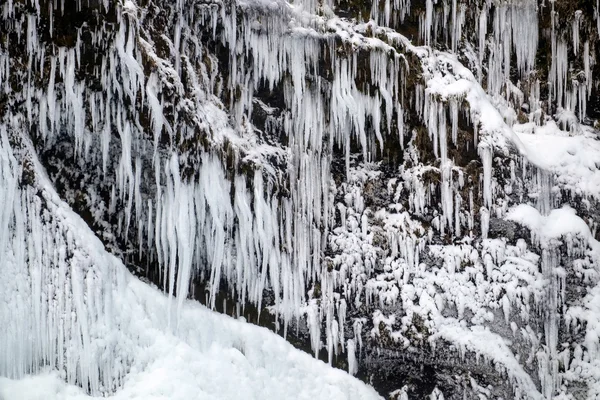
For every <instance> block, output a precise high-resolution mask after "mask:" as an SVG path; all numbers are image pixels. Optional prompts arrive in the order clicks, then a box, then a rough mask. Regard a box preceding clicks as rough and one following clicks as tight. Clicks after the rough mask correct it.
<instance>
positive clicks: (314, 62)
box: [0, 1, 404, 387]
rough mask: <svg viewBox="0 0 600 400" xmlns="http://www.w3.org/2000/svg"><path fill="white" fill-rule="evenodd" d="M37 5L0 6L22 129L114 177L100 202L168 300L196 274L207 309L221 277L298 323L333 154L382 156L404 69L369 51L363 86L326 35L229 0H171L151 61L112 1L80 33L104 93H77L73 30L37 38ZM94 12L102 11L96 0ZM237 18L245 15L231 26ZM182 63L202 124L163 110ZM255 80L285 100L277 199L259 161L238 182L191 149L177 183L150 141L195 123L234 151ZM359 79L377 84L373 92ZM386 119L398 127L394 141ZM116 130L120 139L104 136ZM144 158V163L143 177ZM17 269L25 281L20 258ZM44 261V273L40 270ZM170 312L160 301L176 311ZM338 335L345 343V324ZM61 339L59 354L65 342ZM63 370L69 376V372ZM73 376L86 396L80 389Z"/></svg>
mask: <svg viewBox="0 0 600 400" xmlns="http://www.w3.org/2000/svg"><path fill="white" fill-rule="evenodd" d="M34 5H35V7H34V10H35V11H31V12H25V13H22V12H21V11H19V10H21V9H19V10H17V9H18V7H19V6H18V5H15V4H13V3H12V2H8V3H4V4H3V5H2V15H3V16H4V22H3V23H5V24H8V25H10V26H9V28H11V29H15V30H18V31H22V32H25V33H26V34H24V35H23V36H21V37H19V38H18V40H19V43H17V45H26V50H25V55H26V58H27V62H28V65H29V66H30V68H29V70H28V71H29V75H28V77H27V79H26V80H25V81H24V82H23V89H22V91H20V92H18V93H17V92H13V91H12V88H11V86H10V85H9V80H10V79H14V76H13V75H14V73H13V71H12V69H13V68H15V66H14V65H13V64H12V63H11V60H10V55H9V54H8V52H7V51H2V52H0V66H1V69H0V81H2V82H3V86H2V93H3V94H6V95H9V96H12V97H13V98H14V99H15V100H16V101H18V100H23V102H24V104H25V110H26V115H25V121H24V122H23V124H24V125H25V126H30V127H32V128H37V129H32V131H33V132H32V135H35V136H38V137H40V138H41V139H42V140H44V141H46V142H47V143H52V142H53V141H56V140H58V139H59V138H60V136H61V135H69V136H70V137H72V138H73V141H74V143H75V151H74V154H75V157H76V158H83V159H84V160H86V162H89V163H90V164H96V165H101V166H102V173H103V174H105V175H110V174H113V173H114V177H112V178H111V179H114V181H115V183H116V185H115V186H114V187H113V188H112V195H111V201H110V204H109V205H108V209H109V210H113V211H115V210H116V209H117V208H118V206H121V207H122V210H120V211H119V212H118V213H117V215H118V217H119V223H118V227H119V232H118V233H119V234H121V235H122V236H123V237H125V238H127V237H131V236H132V235H130V234H129V232H131V231H134V230H137V235H136V236H137V237H138V243H137V244H138V245H139V246H140V248H144V249H146V247H147V251H148V254H149V258H150V259H151V260H154V261H157V262H158V264H159V265H160V268H161V269H162V276H163V279H162V281H163V284H164V287H165V290H166V291H168V293H169V294H170V295H174V294H175V293H177V296H178V302H179V303H181V302H182V301H183V299H185V298H186V297H187V294H188V289H189V286H190V281H191V279H192V278H193V277H199V278H201V279H204V280H206V281H208V287H209V288H210V292H209V303H210V304H211V305H212V306H214V302H215V299H216V295H217V293H218V291H219V285H220V284H221V283H222V282H227V283H228V287H229V288H230V289H231V290H232V292H234V293H235V295H236V296H237V298H238V300H239V301H240V302H241V303H242V304H244V303H246V302H252V303H255V304H257V305H258V306H259V308H260V307H261V302H262V296H263V292H264V290H265V289H270V290H271V291H272V293H273V294H274V299H275V307H274V309H275V310H276V312H277V313H279V314H280V315H282V316H283V319H284V321H285V325H286V327H287V323H288V322H289V321H290V320H291V319H292V318H293V317H296V318H299V317H300V316H301V315H302V313H303V310H305V308H303V305H304V304H305V303H306V301H307V299H306V292H307V290H308V288H309V287H310V283H311V282H317V281H321V280H326V278H324V277H323V276H322V272H323V269H322V265H321V259H320V257H321V254H322V252H323V246H324V245H325V240H326V237H325V235H324V233H326V232H327V231H328V230H329V225H330V221H331V218H332V213H331V212H330V208H331V203H332V200H331V197H330V184H331V175H330V171H329V166H330V162H331V153H332V148H333V146H334V145H335V146H339V147H340V148H343V149H345V150H344V151H345V153H346V158H347V160H349V155H350V142H351V140H355V141H356V142H358V143H359V144H360V146H361V149H362V152H363V156H364V158H365V159H369V158H371V157H373V156H374V155H375V154H376V153H377V152H380V151H381V149H382V147H383V143H384V137H385V136H386V135H389V134H393V135H400V136H402V133H403V132H402V130H403V126H402V120H403V108H402V105H401V99H400V98H401V95H402V93H403V90H402V87H401V81H402V80H401V75H402V73H403V65H404V63H403V61H402V60H401V59H400V56H399V55H397V54H396V55H392V57H390V54H389V53H388V52H386V51H384V50H381V49H372V51H371V54H370V60H369V66H368V67H367V68H369V69H370V70H371V74H370V76H371V78H370V80H371V81H370V82H367V84H366V85H364V86H365V87H360V86H359V85H358V84H357V74H358V69H359V60H358V57H357V54H356V53H352V54H351V55H349V56H344V55H340V54H338V52H337V46H336V38H335V37H334V36H332V35H327V34H325V33H320V34H317V33H316V31H314V27H313V26H312V23H310V24H309V25H310V26H308V27H306V28H303V29H304V30H302V29H300V28H298V29H296V30H295V31H294V32H289V30H290V26H289V16H288V15H286V12H285V11H286V10H287V8H286V7H287V6H286V5H284V4H281V5H280V7H278V9H276V10H268V9H265V8H262V7H261V6H260V5H256V9H253V8H246V9H241V8H240V9H239V10H238V6H237V5H236V4H230V5H224V4H221V5H214V4H213V5H200V6H198V5H195V6H192V7H188V5H187V4H184V2H178V3H177V4H175V5H173V9H174V10H175V11H176V13H174V14H176V15H177V16H178V17H177V18H178V19H177V21H176V23H175V32H174V35H173V38H172V39H171V44H172V45H173V48H174V49H175V51H174V52H173V54H172V57H171V58H172V59H171V60H163V59H160V58H159V57H158V56H157V55H156V54H155V53H154V51H153V48H152V43H150V40H151V39H150V37H149V36H144V34H143V33H144V32H143V30H144V27H143V26H142V24H141V22H140V19H139V15H140V14H141V13H140V10H139V9H137V7H136V6H135V5H134V4H133V3H132V2H130V1H126V2H124V3H123V4H121V5H119V6H118V7H117V23H116V24H115V26H113V27H111V26H110V25H109V24H101V25H100V26H99V27H98V28H97V29H96V30H95V31H93V32H91V36H92V39H91V40H92V43H104V41H109V42H111V43H110V45H109V46H107V51H106V52H105V53H104V54H97V55H96V57H97V61H96V62H97V67H96V68H95V74H96V75H97V76H95V77H89V79H90V80H92V79H93V78H97V79H96V82H99V83H100V86H101V90H90V88H89V86H90V85H89V83H90V82H88V81H87V80H86V79H79V78H78V77H77V76H78V74H77V71H78V70H79V69H80V68H82V60H81V58H82V53H83V50H84V44H83V42H82V40H81V38H80V36H79V35H80V31H77V32H78V33H77V39H76V41H75V46H74V47H73V48H65V47H59V46H56V45H52V44H47V43H44V42H42V41H41V40H40V37H39V35H38V32H39V31H40V28H41V27H40V21H41V16H42V15H44V14H45V13H42V12H41V11H40V5H39V4H38V3H35V4H34ZM81 6H83V7H85V5H79V9H81ZM48 7H49V8H50V10H49V14H50V15H51V16H52V15H54V14H55V13H62V11H61V8H60V7H57V6H56V5H55V4H53V3H52V2H49V3H48ZM97 7H99V9H100V10H108V5H106V4H98V5H97ZM310 9H311V6H310V4H307V10H310ZM281 12H283V14H282V13H281ZM238 17H239V18H241V19H242V20H243V22H242V23H241V24H240V23H238V22H239V21H238ZM50 18H51V19H52V17H50ZM217 25H219V29H218V32H217ZM202 29H204V30H209V31H212V32H213V35H215V36H214V38H215V39H216V40H222V41H223V43H224V44H225V45H226V46H227V48H229V49H230V60H229V62H230V71H229V76H230V79H229V80H228V82H229V87H227V88H224V89H221V88H219V84H218V82H217V80H218V79H217V77H216V75H215V74H216V73H217V72H216V71H215V69H214V68H213V69H212V70H211V69H209V68H208V67H207V66H206V64H204V63H203V60H204V57H208V58H209V59H210V60H211V61H212V65H216V63H217V61H216V58H215V57H214V56H211V55H210V54H209V53H208V51H207V49H205V48H204V47H203V45H202V44H201V42H200V39H199V36H200V35H199V33H200V30H202ZM50 30H51V31H52V27H50ZM6 48H8V46H7V47H6ZM324 54H328V55H329V59H330V60H331V62H330V65H327V66H325V68H327V69H329V70H330V73H331V76H332V77H333V78H332V80H326V79H324V78H321V77H319V74H318V73H319V69H320V68H323V66H320V65H319V64H320V60H321V59H322V58H323V56H324ZM144 57H146V58H147V59H150V60H151V61H152V62H153V65H154V67H153V69H152V72H151V73H150V74H149V75H148V76H145V75H144V68H143V62H142V60H143V58H144ZM360 68H362V67H360ZM184 70H185V73H186V77H187V79H188V80H189V82H191V83H193V86H194V87H195V88H196V89H197V90H196V91H194V92H193V95H192V98H191V101H188V103H187V104H186V107H191V108H192V109H193V110H194V111H195V112H196V120H195V121H196V122H197V123H198V125H199V126H193V125H192V126H190V125H189V124H188V123H187V122H186V121H183V120H176V119H175V120H174V119H173V118H170V117H168V116H166V113H165V108H166V107H167V105H166V104H165V102H166V101H167V100H166V99H167V93H172V92H176V93H179V94H183V93H184V85H183V83H182V82H181V80H180V78H179V76H181V75H182V71H184ZM36 74H37V75H39V76H41V77H42V78H44V79H45V78H47V86H45V87H40V86H39V85H38V84H37V82H36V79H35V75H36ZM309 78H310V79H309ZM260 85H265V86H267V87H268V88H270V89H273V88H275V87H277V88H279V89H278V90H283V92H284V99H285V106H286V110H285V112H283V113H282V114H281V115H279V116H277V117H269V120H268V121H267V124H266V125H267V127H268V128H269V129H272V131H273V132H276V133H278V134H279V135H284V136H286V137H288V138H289V147H290V150H291V154H290V160H289V166H288V167H287V170H286V171H285V173H286V176H287V179H288V181H289V187H290V195H289V196H288V197H276V196H274V195H273V193H276V192H277V191H276V190H273V189H274V188H273V185H274V181H273V179H272V177H271V176H270V175H269V173H268V169H269V167H268V166H265V165H259V166H258V168H257V169H256V171H255V173H254V175H253V176H251V177H250V178H251V181H252V186H251V187H249V186H248V185H247V182H248V179H247V178H248V176H244V175H241V174H235V173H234V174H233V176H231V175H228V174H227V173H226V168H225V166H224V164H223V162H222V160H221V158H220V157H218V156H217V155H214V154H210V153H205V154H202V155H201V163H200V166H199V167H198V170H197V171H196V173H195V175H194V177H193V179H191V180H184V179H183V178H182V173H181V171H180V167H181V165H182V162H181V161H180V159H179V157H180V155H179V154H178V151H177V148H176V146H173V148H172V149H169V148H165V147H164V146H162V145H159V138H160V136H161V134H163V133H165V132H166V134H167V135H169V136H170V138H171V142H172V143H173V142H174V141H175V140H176V139H177V138H179V137H187V136H188V135H189V132H197V131H199V130H201V129H198V128H199V127H200V128H206V130H205V131H206V132H210V135H212V137H211V138H210V139H211V140H213V141H214V142H215V143H219V142H221V141H222V139H223V137H225V136H227V137H228V138H230V137H234V138H235V139H237V140H238V141H239V142H243V138H242V137H241V136H242V134H243V133H244V132H245V131H244V128H243V126H244V125H245V124H247V122H248V118H249V116H250V114H251V113H252V107H254V106H255V104H256V102H255V101H254V98H253V96H254V90H255V89H257V88H258V87H259V86H260ZM369 85H370V86H371V87H375V88H379V89H378V90H375V91H373V92H370V91H369V89H368V87H369ZM213 90H214V92H213ZM220 90H229V91H230V92H231V93H232V96H231V98H232V101H231V104H228V105H227V106H228V107H229V109H230V110H231V115H233V125H234V127H233V129H232V127H231V126H229V125H228V115H227V114H226V113H225V112H223V110H222V107H221V103H220V101H219V100H218V98H217V95H218V94H219V93H218V92H219V91H220ZM234 93H239V96H234V95H233V94H234ZM186 100H188V99H186ZM189 103H192V104H191V105H190V104H189ZM135 104H141V107H140V109H145V110H149V113H150V128H151V132H148V131H144V128H143V127H142V126H141V124H140V122H139V121H140V118H139V116H135V115H134V116H133V117H132V116H131V114H132V113H131V106H132V105H135ZM215 105H217V106H215ZM198 121H199V122H198ZM392 121H398V122H397V123H396V124H392ZM369 126H371V127H372V131H373V132H370V129H368V127H369ZM393 126H395V127H396V128H395V129H397V131H395V132H392V129H393V128H392V127H393ZM113 132H116V133H117V134H118V139H117V141H116V142H115V136H113ZM152 142H154V146H152V144H153V143H152ZM240 146H243V145H240ZM246 150H247V149H246ZM115 153H116V154H115ZM114 158H116V161H114V162H113V159H114ZM147 161H150V162H147ZM348 163H349V161H347V164H348ZM148 165H152V167H150V168H152V169H151V170H150V171H145V170H144V168H147V167H146V166H148ZM147 176H154V177H155V179H154V180H155V190H154V191H153V193H151V194H148V193H144V192H143V191H142V190H141V187H142V177H147ZM232 183H233V185H232ZM20 267H21V268H22V270H23V273H28V272H27V271H28V269H27V268H26V264H23V265H21V266H20ZM48 268H49V271H52V270H53V268H52V266H48ZM56 273H58V271H57V272H56ZM331 304H335V312H337V313H338V314H339V320H340V324H339V325H340V326H342V327H343V326H344V319H345V306H344V302H343V299H338V300H336V301H333V300H332V303H331ZM177 309H178V308H176V307H173V313H174V314H175V313H176V312H177ZM332 310H333V309H332V308H330V309H328V310H324V309H323V308H321V309H319V310H317V313H318V314H317V315H315V316H314V318H312V319H311V317H310V316H308V319H309V320H312V321H314V323H312V327H313V328H314V329H313V346H314V350H315V351H318V350H319V348H320V346H321V344H320V337H321V332H320V328H319V326H320V323H321V321H322V320H323V319H324V318H325V314H331V313H332ZM40 312H41V311H40ZM61 312H65V309H61ZM79 313H81V315H80V316H78V318H87V317H90V318H91V316H90V315H88V314H87V312H86V311H85V310H78V311H77V313H76V314H77V315H79ZM42 315H45V318H44V317H42ZM48 318H51V314H47V313H42V314H40V320H45V319H48ZM174 329H175V327H174ZM58 330H59V331H60V329H58ZM335 336H336V337H338V338H339V341H340V342H341V343H345V341H346V338H345V335H344V332H343V329H341V330H340V332H339V333H337V334H336V335H335ZM59 341H60V340H59ZM60 346H68V343H67V339H65V341H64V342H61V343H60ZM342 346H343V345H342ZM350 347H353V346H352V345H351V346H350ZM54 350H56V352H61V353H63V352H62V351H61V350H60V349H57V348H55V349H54ZM54 350H52V349H51V348H45V350H44V351H49V352H50V353H52V352H54ZM75 350H79V348H74V351H75ZM84 353H85V351H82V352H81V354H84ZM38 363H39V359H38V358H35V357H29V358H28V357H24V358H23V359H22V361H20V362H17V363H13V362H10V365H11V368H14V370H13V371H11V375H15V376H18V375H22V374H24V373H26V372H28V371H30V370H31V368H32V366H33V365H37V364H38ZM42 363H43V362H42ZM7 368H8V367H7ZM66 369H67V370H69V371H75V370H76V369H77V367H74V368H71V367H66ZM71 373H76V372H71ZM78 381H79V383H80V384H82V385H83V386H84V387H86V386H89V385H92V384H91V383H90V382H87V381H84V380H78ZM92 387H95V386H94V385H92Z"/></svg>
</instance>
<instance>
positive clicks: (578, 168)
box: [514, 121, 600, 198]
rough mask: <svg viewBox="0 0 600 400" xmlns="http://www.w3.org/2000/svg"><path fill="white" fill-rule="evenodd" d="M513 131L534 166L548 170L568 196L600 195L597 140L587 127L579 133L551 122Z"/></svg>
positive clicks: (516, 126)
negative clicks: (562, 128) (569, 194)
mask: <svg viewBox="0 0 600 400" xmlns="http://www.w3.org/2000/svg"><path fill="white" fill-rule="evenodd" d="M514 130H515V132H516V134H517V135H518V137H519V139H520V140H521V141H522V142H523V144H524V145H525V147H526V148H528V149H531V150H530V151H528V158H529V160H530V161H531V162H533V163H534V164H536V165H538V166H540V167H541V168H544V169H546V170H548V171H551V172H552V173H553V174H554V175H555V177H556V178H555V182H556V184H559V185H561V186H562V187H564V188H565V189H566V190H567V191H569V192H571V193H572V195H579V196H583V197H588V196H589V197H594V198H598V196H600V169H599V168H598V166H599V165H600V141H599V140H598V138H597V134H596V133H595V132H594V131H592V130H590V129H589V128H587V127H581V131H580V132H579V133H569V132H565V131H562V130H560V129H559V127H558V126H557V125H556V124H555V123H554V122H552V121H548V122H547V123H546V124H544V125H542V126H535V125H534V124H533V123H529V124H523V125H515V127H514Z"/></svg>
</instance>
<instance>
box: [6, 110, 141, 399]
mask: <svg viewBox="0 0 600 400" xmlns="http://www.w3.org/2000/svg"><path fill="white" fill-rule="evenodd" d="M24 123H25V121H24V120H23V119H22V118H19V117H15V118H11V120H10V121H3V122H2V123H1V124H0V227H1V230H0V231H1V232H2V233H0V260H1V262H0V271H1V272H2V277H3V279H2V282H1V283H0V302H2V307H0V326H1V328H0V375H1V376H5V377H9V378H21V377H23V375H25V374H36V373H39V372H40V371H42V370H45V369H47V368H52V369H56V370H58V371H60V373H61V376H62V377H63V378H64V379H65V381H66V382H68V383H70V384H73V385H75V384H77V385H80V386H81V387H84V388H86V389H87V390H89V391H90V392H91V393H92V394H99V393H103V392H111V391H114V390H115V389H116V388H117V387H118V386H119V385H120V384H121V382H122V379H123V378H124V377H125V375H126V374H127V372H128V365H129V364H130V362H131V354H129V351H130V350H131V349H129V348H128V342H127V339H126V338H125V336H124V335H123V334H122V333H121V329H127V328H126V327H125V326H121V327H120V325H121V324H122V322H119V320H118V319H116V318H114V314H115V313H114V305H113V293H115V292H116V291H118V290H122V288H123V276H121V275H119V274H118V273H115V271H116V269H115V268H112V266H113V265H114V262H115V259H114V257H112V256H110V255H108V253H106V252H105V251H104V249H103V248H102V244H101V243H100V241H99V240H98V239H96V238H92V240H91V241H90V236H91V235H87V236H86V235H85V234H82V232H84V231H86V230H88V228H87V226H86V225H85V223H84V222H83V220H81V219H80V218H78V217H76V215H75V214H74V213H73V212H72V211H70V210H68V207H67V206H66V205H65V204H64V203H62V202H61V200H60V199H58V198H57V196H56V195H55V194H53V193H55V192H54V191H53V189H51V188H49V187H48V183H46V184H44V183H40V184H36V186H35V187H33V186H24V185H22V180H21V176H22V173H23V172H24V168H26V169H28V170H27V171H26V172H25V173H28V174H33V175H32V176H35V175H37V173H38V171H39V170H40V167H39V165H38V164H37V160H35V157H33V161H32V162H30V163H28V164H27V163H26V164H22V161H23V160H24V159H25V158H27V155H26V152H27V151H29V150H24V149H28V146H27V145H26V144H23V143H25V142H26V140H25V139H22V141H21V143H22V144H21V145H20V146H21V147H22V149H21V152H22V154H19V155H15V153H14V152H13V150H14V149H12V148H11V145H10V144H9V138H11V141H13V142H15V141H16V142H17V143H19V139H15V138H16V137H18V136H17V135H18V134H17V133H18V132H19V131H20V130H22V129H23V126H24V125H23V124H24ZM43 179H45V178H43ZM94 240H95V241H94Z"/></svg>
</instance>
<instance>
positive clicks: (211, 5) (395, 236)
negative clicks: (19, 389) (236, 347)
mask: <svg viewBox="0 0 600 400" xmlns="http://www.w3.org/2000/svg"><path fill="white" fill-rule="evenodd" d="M599 9H600V8H599V6H598V5H597V4H594V2H592V1H587V0H579V1H577V0H556V1H552V2H545V1H537V2H536V1H535V0H511V1H469V2H463V1H460V0H453V1H442V0H439V1H437V2H435V1H433V0H426V1H425V2H421V1H417V2H414V3H411V2H410V1H405V0H399V1H394V2H390V1H379V2H374V3H373V4H366V3H361V2H356V1H352V0H348V1H339V2H316V1H311V0H303V1H301V2H299V3H285V2H279V1H275V2H266V1H238V2H231V1H223V2H221V1H215V2H206V1H192V0H185V1H184V0H178V1H177V2H175V3H172V2H167V1H161V0H140V1H139V2H137V3H134V2H132V1H130V0H127V1H125V2H121V1H113V0H104V1H93V0H90V1H86V0H83V1H78V2H73V1H71V0H65V1H64V2H61V3H60V4H58V3H57V2H52V1H45V0H37V1H30V0H24V1H20V0H19V1H16V0H10V1H8V2H5V3H4V4H3V5H2V6H0V15H1V17H0V134H1V141H0V149H1V150H2V151H1V152H0V154H1V155H2V157H1V158H0V160H1V163H0V172H1V174H0V175H2V176H3V180H2V181H0V182H1V183H2V184H1V185H0V205H1V206H3V207H2V211H1V212H0V229H1V233H2V234H1V235H0V260H2V261H0V272H1V273H2V275H3V280H4V281H6V282H7V283H2V284H0V296H1V297H2V298H5V299H6V304H11V305H12V306H6V307H4V306H3V307H2V308H3V309H2V310H0V324H1V325H2V326H7V327H8V326H10V327H11V328H6V329H4V330H1V329H0V343H1V344H0V346H2V347H0V348H2V349H4V351H2V352H0V375H7V376H9V377H16V378H19V377H21V376H23V375H24V374H28V373H34V372H36V371H38V370H39V369H40V368H42V367H44V366H50V367H52V368H55V369H58V370H61V371H64V374H65V375H64V376H65V377H66V378H65V379H66V380H67V381H68V382H69V383H75V384H78V385H80V386H81V387H83V388H84V389H85V390H87V391H88V392H90V393H91V394H94V395H97V394H109V393H114V392H117V391H118V390H119V388H120V386H121V384H122V381H123V379H126V376H127V374H128V371H129V368H130V366H131V365H132V363H134V362H135V359H134V358H135V354H133V353H131V354H129V353H127V352H125V353H122V352H123V351H124V350H122V349H119V346H117V345H116V344H114V343H113V344H111V342H110V341H103V340H100V339H101V338H103V337H104V336H105V335H106V331H104V328H102V329H100V328H98V326H101V321H103V319H104V318H105V315H104V313H105V312H109V311H110V310H112V309H113V308H114V307H115V304H114V303H113V302H112V301H111V300H110V296H108V295H107V293H109V292H111V290H112V289H111V287H120V286H119V285H121V284H120V283H118V282H120V281H119V280H118V279H117V278H114V277H112V275H111V274H113V272H110V271H112V269H110V268H109V269H108V270H107V267H106V265H105V264H107V263H108V264H110V263H112V261H106V260H105V258H106V257H109V256H108V255H98V254H100V253H94V251H89V250H82V249H85V248H86V247H85V240H83V239H81V238H78V237H77V234H73V232H77V230H75V231H73V229H71V228H70V227H71V225H70V222H69V221H70V219H68V218H66V217H64V216H63V215H62V213H61V212H60V210H62V208H61V207H62V206H61V207H57V206H55V204H59V203H61V202H62V201H64V202H66V203H67V204H68V206H69V207H70V208H71V209H72V210H73V211H75V212H76V213H77V214H79V216H80V217H81V218H82V219H83V221H85V223H86V224H87V228H86V229H89V230H91V232H93V234H94V235H95V236H96V237H97V238H98V239H99V240H100V241H101V242H102V245H103V246H104V248H106V249H107V250H108V251H109V252H110V253H112V255H114V256H115V257H116V258H117V259H120V262H122V263H124V264H125V265H126V266H127V267H128V268H129V270H130V271H131V272H133V273H134V274H135V275H137V276H138V277H139V278H140V279H142V280H144V281H147V282H150V283H152V284H155V285H157V286H158V287H160V288H161V289H163V290H164V292H165V293H167V294H168V296H169V298H170V303H169V306H168V312H167V314H168V317H167V319H168V321H169V324H172V326H173V329H174V330H177V326H179V323H180V322H179V321H181V318H182V316H181V309H182V305H183V302H184V300H185V299H186V298H193V299H197V300H199V301H201V302H203V303H204V304H206V305H207V306H209V307H210V308H213V309H217V310H219V311H222V312H226V313H228V314H230V315H233V316H236V317H237V316H243V317H245V318H246V319H247V320H249V321H251V322H254V323H259V324H263V325H267V326H269V327H270V328H272V329H273V330H276V331H277V332H279V333H281V334H282V335H284V336H285V337H286V338H288V339H289V340H290V341H291V342H292V343H294V344H295V345H297V346H299V347H301V348H304V349H307V350H309V351H312V352H313V353H314V354H315V355H316V356H320V357H322V358H323V359H324V360H326V361H328V362H329V363H331V364H333V365H335V366H337V367H340V368H343V369H346V370H348V371H349V372H350V373H351V374H357V375H358V376H359V377H360V378H362V379H364V380H365V381H367V382H370V383H371V384H372V385H373V386H374V387H375V388H376V389H377V390H378V391H379V392H380V394H382V395H383V396H386V397H387V396H391V397H393V398H400V399H404V398H406V396H408V398H422V397H423V396H429V395H430V394H431V396H437V397H433V398H446V399H454V398H456V399H459V398H461V399H462V398H465V397H466V398H489V399H492V398H504V399H507V398H525V399H542V398H544V399H551V398H564V399H570V398H574V399H583V398H590V399H592V398H596V396H600V375H599V372H598V371H600V364H599V363H600V361H599V354H598V350H599V347H598V346H599V335H600V310H599V309H598V307H599V304H600V287H599V286H598V280H599V274H598V273H599V264H598V263H599V257H600V244H599V243H598V241H597V239H598V235H597V229H596V228H597V220H598V210H599V204H598V198H599V197H600V172H599V171H598V169H599V168H600V142H599V141H598V139H597V134H598V131H597V130H596V124H597V118H598V116H599V113H600V105H599V103H598V93H597V89H598V80H597V78H596V77H597V76H599V75H598V72H599V71H598V68H599V65H597V64H596V59H597V54H598V47H597V46H598V39H599V29H598V24H600V18H599V17H598V12H599ZM61 204H62V203H61ZM57 210H58V211H57ZM98 258H100V259H98ZM110 259H111V260H112V258H110ZM111 265H112V264H111ZM107 271H108V272H107ZM98 282H100V283H98ZM99 310H102V312H100V311H99ZM107 310H108V311H107ZM110 312H112V311H110ZM24 315H27V317H23V316H24ZM102 326H103V325H102ZM170 326H171V325H170ZM107 329H108V328H107ZM114 329H116V330H117V331H120V330H125V329H126V328H125V327H120V328H114ZM25 337H26V338H27V340H25V341H24V339H23V338H25ZM96 339H98V340H96ZM115 340H117V339H115ZM88 341H89V342H88ZM117 342H118V340H117ZM117 342H115V343H117ZM90 343H91V344H90ZM90 346H92V347H93V348H94V349H96V350H97V351H98V354H104V355H107V354H108V355H107V356H106V357H108V358H109V359H110V360H113V361H114V360H115V355H116V359H118V362H117V361H115V362H114V363H113V364H114V365H113V364H111V365H110V367H107V364H102V362H101V361H100V360H99V359H97V358H95V357H86V356H85V354H86V353H89V348H90ZM440 396H442V397H440Z"/></svg>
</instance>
